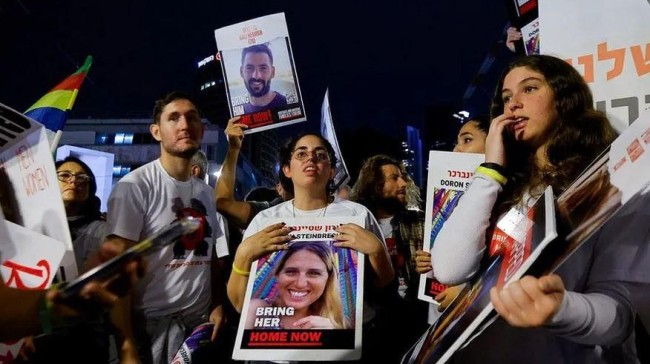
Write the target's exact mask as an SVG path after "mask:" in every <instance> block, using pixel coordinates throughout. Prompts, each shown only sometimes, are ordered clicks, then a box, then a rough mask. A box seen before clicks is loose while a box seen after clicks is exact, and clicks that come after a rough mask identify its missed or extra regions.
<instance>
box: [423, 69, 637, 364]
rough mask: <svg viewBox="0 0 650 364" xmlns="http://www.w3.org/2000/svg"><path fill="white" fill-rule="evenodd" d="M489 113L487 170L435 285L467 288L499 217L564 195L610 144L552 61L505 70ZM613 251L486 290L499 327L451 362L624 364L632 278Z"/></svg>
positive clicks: (480, 173)
mask: <svg viewBox="0 0 650 364" xmlns="http://www.w3.org/2000/svg"><path fill="white" fill-rule="evenodd" d="M491 111H492V118H493V120H492V123H491V126H490V130H489V133H488V136H487V139H486V151H485V160H486V163H484V164H482V165H481V167H479V169H478V170H477V171H476V173H475V176H474V179H473V181H472V183H471V185H470V186H469V188H468V189H467V191H466V192H465V194H464V195H463V198H461V200H460V201H459V203H458V205H457V206H456V208H455V210H454V211H453V213H452V214H451V216H450V218H449V219H448V220H447V221H446V223H445V225H444V226H443V228H442V230H441V231H440V233H439V235H438V237H437V239H436V242H435V244H434V245H433V252H432V258H433V267H434V268H433V269H434V273H435V276H436V278H438V280H440V281H441V282H442V283H446V284H458V283H461V282H464V281H467V280H469V279H471V278H472V276H473V275H474V274H475V273H476V272H477V271H478V269H479V266H480V263H481V260H482V258H483V257H484V253H485V252H486V243H485V236H486V231H488V229H490V228H491V227H492V226H493V225H494V223H495V221H496V220H498V218H499V217H501V216H502V215H503V214H504V213H505V212H506V211H508V210H509V209H511V208H513V207H514V208H516V209H518V210H519V211H521V212H526V211H527V210H528V208H529V207H530V206H532V204H533V203H534V201H535V200H536V198H538V197H540V196H541V195H542V193H543V191H544V189H545V187H546V186H552V188H553V192H554V193H555V194H556V195H559V194H560V193H562V192H563V191H564V190H565V189H566V188H567V187H568V186H569V184H570V183H571V182H573V181H574V180H575V179H576V178H577V177H578V175H579V174H580V173H581V172H582V171H583V170H584V169H585V168H586V167H587V166H588V165H589V163H590V162H591V161H592V160H593V159H595V157H597V156H598V155H599V153H601V152H602V151H603V149H604V148H605V147H606V146H607V145H609V144H610V143H611V142H612V141H613V139H614V137H615V132H614V130H613V129H612V127H611V126H610V124H609V122H608V120H607V118H606V117H605V115H604V114H602V113H600V112H598V111H596V110H594V108H593V99H592V95H591V92H590V91H589V87H588V86H587V84H586V83H585V82H584V80H583V79H582V77H581V76H580V74H579V73H578V72H577V71H576V70H575V69H574V68H573V67H572V66H571V65H569V64H567V63H566V62H565V61H563V60H561V59H558V58H555V57H551V56H528V57H524V58H521V59H518V60H515V61H514V62H513V63H511V64H510V65H509V66H508V67H507V69H506V70H505V72H504V73H503V76H502V77H501V79H500V81H499V84H498V86H497V90H496V92H495V95H494V99H493V102H492V110H491ZM639 238H641V237H639ZM615 243H617V242H616V241H611V240H605V239H597V238H596V239H590V240H589V241H587V242H586V243H585V244H584V245H583V246H582V247H581V248H580V250H579V251H577V252H576V253H575V254H573V255H572V256H571V257H570V258H569V260H568V261H566V262H565V264H563V265H562V266H561V267H560V268H559V269H558V270H557V271H556V274H549V275H544V276H541V277H539V278H536V277H532V276H525V277H523V278H522V279H520V280H518V281H514V282H510V283H508V285H507V286H505V287H502V288H493V290H492V292H491V301H492V303H493V305H494V307H495V309H496V311H497V312H498V313H499V315H500V318H499V320H497V322H495V323H494V324H492V325H491V326H490V327H488V328H487V329H486V330H485V331H484V332H483V333H482V334H481V335H480V336H479V337H477V338H475V339H474V340H473V341H472V342H471V343H470V344H469V345H467V347H466V348H464V349H463V350H460V351H459V352H457V353H456V355H455V357H454V359H455V361H456V362H475V361H476V360H480V361H482V362H501V363H508V362H521V361H526V362H527V363H537V362H539V363H551V362H553V363H559V362H567V363H586V362H590V363H591V362H608V361H609V362H622V361H623V360H625V358H623V357H622V356H621V354H622V353H625V352H626V350H624V345H627V344H629V343H630V341H629V340H628V341H626V340H627V339H628V337H629V335H630V333H631V332H632V329H633V327H632V325H633V322H634V310H633V308H632V305H631V303H630V299H629V287H628V286H627V282H628V281H634V280H637V279H638V278H637V277H635V276H634V275H633V274H630V272H632V271H633V268H632V270H630V264H631V263H632V262H631V261H630V262H628V261H625V260H624V259H623V258H619V256H618V255H612V256H609V257H607V258H605V257H606V256H607V255H609V254H608V253H609V252H610V250H611V249H612V246H613V245H614V244H615ZM635 245H636V247H635ZM638 247H639V245H638V243H637V244H630V246H627V247H623V246H621V247H620V249H632V248H638ZM646 250H647V249H646ZM645 254H647V252H646V253H645ZM625 256H627V255H626V254H622V255H621V256H620V257H625ZM523 328H525V329H523ZM612 355H618V356H612Z"/></svg>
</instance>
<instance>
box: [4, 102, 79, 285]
mask: <svg viewBox="0 0 650 364" xmlns="http://www.w3.org/2000/svg"><path fill="white" fill-rule="evenodd" d="M0 198H1V200H2V201H1V202H2V207H3V211H4V215H5V218H6V219H7V220H8V221H11V222H13V223H15V224H18V225H20V226H24V227H25V228H27V229H29V230H32V231H34V232H36V233H39V234H43V235H46V236H49V237H50V238H53V239H55V240H58V241H60V242H61V243H63V245H64V247H65V254H64V255H63V260H62V261H61V269H60V270H59V271H58V273H59V274H60V278H61V279H62V280H66V281H67V280H71V279H73V278H76V277H77V275H78V273H77V265H76V262H75V258H74V253H73V251H72V239H71V238H70V230H69V229H68V219H67V216H66V213H65V208H64V207H63V199H62V198H61V191H60V189H59V183H58V181H57V177H56V168H55V167H54V158H53V157H52V153H51V151H50V145H49V142H48V140H47V137H46V136H45V128H44V127H43V125H41V124H39V123H37V122H35V121H33V120H31V119H29V118H28V117H26V116H24V115H22V114H21V113H19V112H17V111H15V110H13V109H11V108H9V107H7V106H5V105H2V104H0ZM56 270H57V267H54V271H55V272H56Z"/></svg>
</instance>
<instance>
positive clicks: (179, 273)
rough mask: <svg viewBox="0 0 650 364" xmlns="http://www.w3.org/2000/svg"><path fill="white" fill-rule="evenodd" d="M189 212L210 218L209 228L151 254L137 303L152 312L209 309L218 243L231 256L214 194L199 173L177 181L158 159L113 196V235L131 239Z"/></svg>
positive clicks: (117, 187)
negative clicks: (214, 259)
mask: <svg viewBox="0 0 650 364" xmlns="http://www.w3.org/2000/svg"><path fill="white" fill-rule="evenodd" d="M188 214H189V215H192V216H202V217H205V219H206V221H207V225H208V226H206V229H205V230H204V231H199V232H196V233H194V234H192V235H189V236H185V237H183V238H182V241H180V242H176V243H174V244H171V245H167V246H165V247H163V248H162V249H160V250H157V251H154V252H153V253H151V254H149V255H147V271H146V274H145V276H144V277H143V278H142V280H141V281H140V282H139V283H138V284H137V285H136V287H135V289H134V305H135V307H136V308H138V309H141V310H142V311H143V312H144V314H145V315H146V316H149V317H160V316H165V315H168V314H171V313H176V312H181V311H182V312H183V314H184V315H202V314H206V313H208V312H207V311H208V306H209V304H210V297H211V290H212V287H211V279H210V278H211V276H210V265H211V264H210V263H211V260H212V247H213V245H214V244H215V243H216V244H217V246H216V251H217V255H218V256H219V257H221V256H224V255H227V254H228V246H227V244H226V241H225V239H223V238H222V235H223V231H222V230H221V229H220V228H219V223H218V222H217V218H216V207H215V203H214V192H213V190H212V188H210V187H209V186H208V185H206V184H205V183H204V182H203V181H201V180H199V179H197V178H194V177H193V178H191V179H190V180H188V181H178V180H176V179H174V178H173V177H171V176H170V175H169V174H167V172H166V171H165V169H164V168H163V166H162V164H161V163H160V160H159V159H156V160H155V161H152V162H150V163H147V164H146V165H144V166H142V167H140V168H138V169H136V170H135V171H133V172H131V173H129V174H128V175H126V176H125V177H124V178H122V179H121V180H120V181H119V182H118V183H117V184H116V185H115V187H114V188H113V191H112V193H111V196H110V197H109V200H108V234H109V235H110V234H115V235H117V236H120V237H123V238H126V239H130V240H135V241H140V240H142V239H144V238H146V237H148V236H150V235H152V234H154V233H156V232H158V231H160V230H161V229H163V228H164V227H166V226H168V225H169V224H171V223H172V222H173V221H175V220H177V219H178V218H179V217H182V216H186V215H188ZM201 236H202V237H203V238H201Z"/></svg>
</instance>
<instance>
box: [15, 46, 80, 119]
mask: <svg viewBox="0 0 650 364" xmlns="http://www.w3.org/2000/svg"><path fill="white" fill-rule="evenodd" d="M92 63H93V57H92V56H88V57H86V61H85V62H84V64H83V66H81V68H79V69H78V70H77V71H76V72H75V73H73V74H71V75H70V76H68V77H67V78H66V79H64V80H63V81H61V82H60V83H59V84H58V85H56V86H55V87H54V88H53V89H52V90H50V92H48V93H47V94H45V96H43V97H41V98H40V99H39V100H38V101H36V103H35V104H34V105H32V106H31V107H30V108H29V109H27V111H25V115H27V116H29V117H30V118H32V119H34V120H36V121H38V122H39V123H41V124H43V125H45V127H46V128H48V129H49V130H52V131H58V130H61V129H63V125H65V121H66V119H67V112H68V110H70V109H72V105H74V101H75V99H76V98H77V93H78V92H79V89H80V88H81V84H82V83H83V81H84V79H85V77H86V74H87V73H88V70H89V69H90V65H91V64H92Z"/></svg>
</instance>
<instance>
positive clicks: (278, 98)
mask: <svg viewBox="0 0 650 364" xmlns="http://www.w3.org/2000/svg"><path fill="white" fill-rule="evenodd" d="M239 73H240V74H241V76H242V78H243V79H244V84H245V85H246V89H247V90H248V95H249V97H250V99H249V101H248V102H247V103H245V104H244V105H243V106H244V113H245V114H250V113H254V112H258V111H263V110H269V109H278V108H282V107H285V106H287V98H286V97H284V96H283V95H282V94H280V93H279V92H276V91H271V79H272V78H273V77H275V67H274V66H273V53H271V49H270V48H269V47H268V46H267V45H266V44H255V45H252V46H250V47H247V48H244V50H243V51H242V53H241V67H240V68H239Z"/></svg>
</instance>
